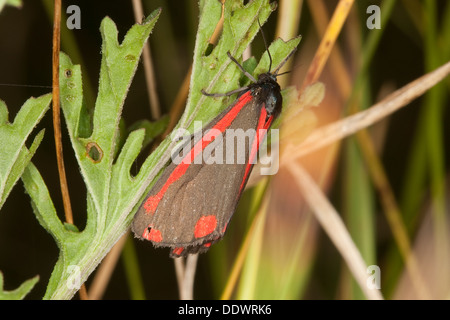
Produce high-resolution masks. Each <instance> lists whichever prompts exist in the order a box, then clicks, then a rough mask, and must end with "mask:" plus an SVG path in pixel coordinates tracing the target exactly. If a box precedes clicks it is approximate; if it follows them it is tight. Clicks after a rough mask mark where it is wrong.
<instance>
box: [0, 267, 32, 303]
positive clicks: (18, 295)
mask: <svg viewBox="0 0 450 320" xmlns="http://www.w3.org/2000/svg"><path fill="white" fill-rule="evenodd" d="M38 281H39V276H35V277H34V278H31V279H28V280H27V281H25V282H24V283H22V284H21V285H20V286H19V287H18V288H17V289H15V290H11V291H5V290H4V289H3V273H2V272H0V300H22V299H23V298H25V296H26V295H27V294H28V293H29V292H30V291H31V290H32V289H33V287H34V285H35V284H36V283H37V282H38Z"/></svg>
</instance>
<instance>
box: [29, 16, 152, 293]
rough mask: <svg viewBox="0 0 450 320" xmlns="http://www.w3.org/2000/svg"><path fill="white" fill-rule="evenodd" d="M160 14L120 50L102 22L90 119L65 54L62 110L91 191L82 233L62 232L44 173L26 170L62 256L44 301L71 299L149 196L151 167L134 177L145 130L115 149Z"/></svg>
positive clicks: (77, 75) (110, 27)
mask: <svg viewBox="0 0 450 320" xmlns="http://www.w3.org/2000/svg"><path fill="white" fill-rule="evenodd" d="M159 14H160V10H156V11H154V12H153V13H152V14H150V16H149V17H148V18H147V19H146V20H145V21H144V22H143V23H142V24H136V25H134V26H133V27H132V28H131V29H130V30H129V31H128V33H127V34H126V35H125V38H124V40H123V41H122V43H119V41H118V40H117V37H118V32H117V28H116V26H115V24H114V23H113V22H112V20H111V19H109V18H105V19H103V21H102V24H101V28H100V31H101V34H102V38H103V44H102V62H101V70H100V81H99V89H98V97H97V101H96V104H95V111H94V115H93V118H92V119H89V118H88V117H89V113H88V112H86V106H85V105H84V104H83V88H82V78H81V71H80V66H78V65H74V64H73V63H72V62H71V60H70V58H69V57H68V56H67V55H66V54H64V53H61V55H60V90H61V108H62V110H63V114H64V117H65V120H66V124H67V129H68V132H69V136H70V140H71V143H72V146H73V149H74V151H75V156H76V158H77V161H78V164H79V166H80V171H81V174H82V177H83V180H84V182H85V184H86V189H87V222H86V227H85V229H84V230H82V231H78V229H77V227H76V226H74V225H67V224H65V225H64V224H63V223H62V222H61V221H60V220H59V218H58V216H57V213H56V210H55V208H54V205H53V202H52V200H51V197H50V195H49V192H48V189H47V187H46V185H45V182H44V181H43V179H42V177H41V175H40V173H39V171H38V170H37V169H36V168H35V166H34V165H32V164H30V165H29V166H28V167H27V170H26V171H25V173H24V175H23V181H24V185H25V188H26V190H27V192H28V193H29V195H30V197H31V199H32V205H33V209H34V211H35V214H36V217H37V219H38V221H39V222H40V223H41V225H42V226H43V227H44V228H45V229H46V230H47V231H48V232H49V233H50V234H51V235H52V236H53V237H54V239H55V241H56V243H57V245H58V247H59V249H60V253H59V258H58V261H57V263H56V265H55V268H54V270H53V272H52V276H51V278H50V281H49V284H48V286H47V292H46V294H45V296H44V298H45V299H68V298H70V297H72V296H73V294H74V293H75V292H76V291H77V290H78V288H79V286H80V285H81V284H82V283H83V282H84V281H85V280H86V279H87V277H88V276H89V274H90V273H91V272H92V271H93V270H94V269H95V267H96V266H97V265H98V263H99V262H100V261H101V260H102V259H103V257H104V256H105V255H106V254H107V252H108V251H109V250H110V249H111V247H112V246H113V245H114V243H115V242H116V241H117V240H118V239H119V238H120V236H121V235H122V234H123V233H124V232H125V231H126V230H127V228H128V227H129V223H130V222H131V218H132V216H133V208H134V206H135V204H136V203H137V202H138V201H139V199H140V194H142V193H143V190H142V191H141V193H139V192H137V190H138V189H140V188H143V187H142V185H143V182H142V180H144V179H146V177H147V176H148V170H149V165H148V164H147V165H145V164H144V166H143V169H144V170H143V171H142V170H141V171H142V172H143V173H145V174H140V179H137V178H136V177H131V176H130V168H131V166H132V164H133V162H134V160H135V159H136V157H137V155H138V154H139V152H140V150H141V148H142V142H143V139H144V136H145V133H144V130H142V129H141V130H136V131H133V132H131V133H130V135H129V136H128V138H127V139H126V141H125V143H124V146H123V147H122V148H121V149H120V150H119V149H117V145H116V144H117V143H118V141H119V122H120V119H121V111H122V107H123V104H124V101H125V98H126V95H127V92H128V89H129V87H130V84H131V80H132V78H133V76H134V74H135V71H136V68H137V66H138V63H139V57H140V54H141V52H142V48H143V46H144V44H145V42H146V41H147V38H148V36H149V34H150V32H151V31H152V29H153V27H154V25H155V23H156V21H157V18H158V16H159ZM117 150H119V153H118V156H117V159H116V158H115V154H116V153H117V152H118V151H117ZM94 154H95V158H94V156H93V155H94ZM144 171H145V172H144Z"/></svg>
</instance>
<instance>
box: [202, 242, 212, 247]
mask: <svg viewBox="0 0 450 320" xmlns="http://www.w3.org/2000/svg"><path fill="white" fill-rule="evenodd" d="M203 246H204V247H205V248H209V247H211V242H207V243H205V244H204V245H203Z"/></svg>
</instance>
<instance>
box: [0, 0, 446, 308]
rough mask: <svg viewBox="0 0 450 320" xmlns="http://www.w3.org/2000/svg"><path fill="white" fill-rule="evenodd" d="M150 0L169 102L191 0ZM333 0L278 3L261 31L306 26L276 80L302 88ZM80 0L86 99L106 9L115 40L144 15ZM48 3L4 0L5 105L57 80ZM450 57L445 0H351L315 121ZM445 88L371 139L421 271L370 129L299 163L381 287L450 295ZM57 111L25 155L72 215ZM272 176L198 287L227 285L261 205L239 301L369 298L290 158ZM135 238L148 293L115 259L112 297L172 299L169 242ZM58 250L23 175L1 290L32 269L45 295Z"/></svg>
mask: <svg viewBox="0 0 450 320" xmlns="http://www.w3.org/2000/svg"><path fill="white" fill-rule="evenodd" d="M244 2H245V3H247V2H248V1H244ZM142 3H143V6H144V11H145V14H146V15H148V14H149V13H151V12H152V11H153V10H155V9H156V8H158V7H161V8H162V14H161V16H160V18H159V20H158V22H157V24H156V26H155V28H154V30H153V32H152V34H151V36H150V47H151V53H152V58H153V65H154V69H155V78H156V89H157V93H158V98H159V100H160V104H161V109H162V113H163V114H167V113H169V112H170V110H171V106H172V105H173V103H174V99H175V96H176V95H177V93H178V92H179V90H180V87H181V85H182V83H183V80H184V78H185V77H186V74H187V73H188V71H189V68H190V65H191V63H192V54H193V49H194V44H195V34H196V29H197V23H198V16H199V11H198V3H197V1H195V0H185V1H175V0H172V1H158V0H152V1H150V0H143V1H142ZM337 3H338V1H335V0H323V1H317V0H315V1H302V0H293V1H288V0H286V1H283V0H280V1H279V6H278V7H279V8H278V10H276V11H275V12H273V13H272V15H271V17H270V18H269V20H268V22H267V23H266V24H265V25H264V27H263V29H264V32H265V35H266V37H267V39H270V41H272V40H273V39H274V38H275V37H278V36H280V35H282V36H283V37H286V35H287V38H284V40H289V39H290V38H292V37H294V36H296V35H302V41H301V43H300V45H299V48H298V50H297V53H296V55H295V57H294V59H293V62H292V64H291V65H290V68H291V70H292V72H291V73H290V74H289V75H286V76H284V77H285V78H283V79H282V84H283V86H284V87H285V86H288V85H294V86H297V88H300V87H301V85H302V82H303V79H304V77H305V73H306V71H307V70H308V68H309V65H310V63H311V60H312V58H313V55H314V53H315V52H316V50H317V47H318V45H319V42H320V40H321V39H322V36H323V33H324V30H325V28H326V26H327V24H328V22H329V20H330V17H331V16H332V14H333V11H334V9H335V8H336V5H337ZM71 4H76V5H78V6H79V7H80V9H81V29H79V30H68V29H67V27H66V26H65V20H63V21H62V36H61V50H62V51H64V52H66V53H68V54H69V56H70V57H71V58H72V60H73V61H74V63H77V64H81V65H82V70H83V82H84V90H85V93H86V95H87V96H86V99H87V101H88V103H89V102H90V103H93V101H95V98H94V97H95V96H96V91H97V84H98V74H99V69H100V59H101V55H100V54H101V36H100V32H99V27H100V23H101V20H102V19H103V18H104V17H105V16H109V17H110V18H111V19H112V20H113V21H114V22H115V23H116V25H117V27H118V30H119V41H121V39H122V38H123V36H124V34H125V33H126V31H127V30H128V29H129V28H130V27H131V26H132V25H133V24H134V23H135V20H134V15H133V8H132V5H131V1H124V0H109V1H88V0H79V1H75V0H73V1H68V0H64V1H63V12H65V9H66V8H67V6H69V5H71ZM369 5H377V6H379V7H380V9H381V11H380V12H381V29H373V30H371V29H368V28H367V25H366V21H367V19H368V18H369V16H370V14H368V13H367V12H366V9H367V7H368V6H369ZM52 6H53V4H52V1H49V0H42V1H41V0H39V1H38V0H24V1H23V5H22V7H20V8H15V7H11V6H6V7H5V8H4V9H3V11H1V13H0V99H2V100H3V101H5V103H6V105H7V107H8V110H9V118H10V121H12V120H13V119H14V116H15V114H16V113H17V111H18V110H19V108H20V107H21V106H22V104H23V103H24V102H25V101H26V100H27V99H28V98H29V97H31V96H35V97H36V96H40V95H43V94H46V93H48V92H51V75H52V66H51V57H52V56H51V51H52V14H53V13H52V10H53V9H52ZM283 9H284V10H283ZM264 50H265V49H264V44H263V41H262V38H261V37H260V36H257V37H256V38H255V41H254V42H253V44H252V54H253V55H254V56H255V57H256V58H257V59H259V57H260V56H261V54H262V52H263V51H264ZM449 60H450V2H449V1H446V0H423V1H420V0H403V1H401V0H397V1H394V0H384V1H366V0H359V1H356V2H355V3H354V4H353V7H352V10H351V12H350V14H349V16H348V17H347V19H346V22H345V25H344V27H343V29H342V32H341V34H340V36H339V38H338V41H337V43H336V45H335V47H334V49H333V52H332V55H331V57H330V60H329V62H328V64H327V65H326V67H325V70H324V72H323V73H322V75H321V77H320V79H319V80H320V81H321V82H323V83H324V84H325V87H326V92H325V98H324V100H323V101H322V103H321V104H320V106H319V107H317V108H313V109H312V111H313V113H314V115H315V118H316V120H315V121H316V123H315V125H316V126H317V127H320V126H322V125H325V124H328V123H332V122H334V121H336V120H338V119H341V118H343V117H345V116H347V115H349V114H350V113H353V112H355V111H358V110H360V109H365V108H368V107H370V106H371V105H373V104H375V103H376V102H377V101H379V100H381V99H382V98H384V97H385V96H386V95H388V94H389V93H392V92H393V91H395V90H396V89H398V88H400V87H402V86H404V85H406V84H408V83H409V82H411V81H413V80H415V79H416V78H418V77H420V76H421V75H424V74H425V73H427V72H429V71H431V70H433V69H435V68H437V67H438V66H440V65H442V64H444V63H445V62H448V61H449ZM449 88H450V81H449V79H448V78H447V79H446V80H445V81H444V82H442V83H440V84H439V85H437V86H435V87H434V88H433V89H432V90H431V91H429V92H428V93H427V94H426V95H424V96H422V97H420V98H419V99H417V100H415V101H413V102H412V103H411V104H409V105H408V106H406V107H404V108H402V109H400V110H399V111H398V112H396V113H394V114H392V115H391V116H389V117H388V118H385V119H384V120H382V121H380V122H378V123H377V124H375V125H374V126H372V127H370V128H368V137H370V144H371V145H373V147H374V149H375V150H376V156H377V159H378V160H379V161H380V163H381V165H382V169H383V170H382V172H383V174H384V175H385V176H386V177H387V181H388V183H389V186H390V188H389V190H388V191H392V193H390V195H392V196H393V198H394V200H395V205H394V208H395V209H397V211H398V212H399V213H400V216H401V222H402V224H403V228H404V230H405V231H406V234H407V236H408V240H409V244H410V246H411V249H412V252H413V253H414V255H415V258H416V261H417V264H418V267H419V273H418V274H411V273H408V272H407V269H406V268H405V254H404V253H403V254H402V252H401V251H399V247H398V242H397V241H396V239H397V238H398V237H399V234H398V232H399V231H396V230H395V229H392V227H391V224H390V223H389V220H388V218H387V216H388V213H389V211H390V210H395V209H393V207H392V206H389V205H388V206H386V190H385V189H382V190H381V192H380V191H379V188H378V185H377V184H376V183H374V179H373V175H372V172H374V170H373V167H371V166H372V165H373V162H371V161H370V158H368V157H367V155H366V154H365V151H364V148H361V143H364V142H362V141H364V140H363V139H359V138H357V137H351V138H347V139H345V140H343V141H340V142H339V143H337V144H335V145H333V146H329V147H327V148H323V149H321V150H319V151H317V152H314V153H313V154H310V155H307V156H305V157H302V158H300V159H297V160H295V161H299V163H301V164H302V165H303V166H304V167H305V168H307V169H308V171H309V172H310V174H311V175H312V176H313V177H314V178H315V179H316V181H318V183H319V184H320V185H321V186H322V188H323V190H324V192H326V194H327V195H328V197H329V199H330V201H331V203H332V204H333V206H334V207H335V208H336V210H337V211H338V212H339V213H340V215H341V217H342V219H343V220H344V222H345V225H346V226H347V228H348V229H349V231H350V233H351V235H352V238H353V239H354V241H355V243H356V245H357V246H358V248H359V250H360V251H361V253H362V255H363V257H364V259H365V261H366V263H367V265H377V266H379V267H380V270H381V292H382V293H383V295H384V297H385V298H386V299H409V298H418V299H422V298H434V299H446V298H447V299H448V298H450V278H449V274H450V272H449V266H450V259H449V257H450V251H449V250H448V249H449V247H450V241H449V232H450V228H449V222H448V221H449V218H450V217H449V209H448V208H449V205H450V204H449V203H448V199H449V191H448V179H449V174H448V173H449V164H450V162H449V158H450V155H449V148H448V147H447V146H448V145H449V141H450V126H448V125H446V123H449V121H450V114H449V112H448V106H449V92H450V91H449ZM123 116H124V119H125V123H126V124H127V125H131V124H132V123H134V122H135V121H137V120H139V119H144V118H146V119H150V118H151V116H150V107H149V102H148V95H147V91H146V83H145V77H144V71H143V67H142V65H141V66H140V67H139V68H138V70H137V73H136V75H135V78H134V80H133V83H132V86H131V88H130V91H129V94H128V97H127V99H126V101H125V106H124V111H123ZM51 120H52V119H51V112H50V111H49V112H47V114H46V115H45V117H44V118H43V120H42V121H41V122H40V123H39V125H38V128H36V129H35V131H33V133H32V137H34V135H35V134H36V133H37V132H38V130H40V129H42V128H46V133H45V137H44V140H43V141H42V143H41V145H40V147H39V148H38V151H37V153H36V155H35V156H34V157H33V160H32V161H33V163H34V164H35V165H36V166H37V167H38V169H39V170H40V172H41V175H42V176H43V178H44V180H45V182H46V184H47V186H48V188H49V190H50V193H51V195H52V198H53V201H54V204H55V207H56V209H57V211H58V213H60V215H61V218H62V219H63V205H62V200H61V194H60V188H59V180H58V172H57V165H56V157H55V152H54V150H55V147H54V140H53V137H52V132H53V128H52V122H51ZM307 127H308V126H307ZM305 130H306V131H308V132H309V131H310V130H311V129H310V128H309V127H308V129H306V128H305ZM300 131H301V130H300ZM65 133H66V131H65V124H64V121H63V135H64V134H65ZM301 134H302V135H305V132H302V133H301ZM29 140H30V141H31V137H30V139H29ZM2 143H5V142H4V141H0V152H1V144H2ZM63 143H64V158H65V165H66V171H67V174H68V181H69V190H70V194H71V200H72V207H73V212H74V220H75V224H76V225H77V226H78V228H79V229H83V228H84V226H85V218H86V214H85V212H86V188H85V186H84V184H83V181H82V179H81V176H80V174H79V169H78V166H77V163H76V160H75V158H74V157H73V154H72V147H71V145H70V142H69V140H68V137H67V135H66V136H63ZM378 174H379V173H378ZM375 175H376V174H375ZM267 186H268V187H267V189H266V192H265V194H264V196H261V188H260V187H248V188H247V191H246V192H245V194H244V196H243V198H242V201H241V202H240V204H239V208H238V211H237V212H236V214H235V215H234V217H233V220H232V223H231V225H230V226H229V228H228V232H227V234H226V236H225V237H224V239H223V240H222V241H221V242H219V243H218V244H216V245H214V246H213V247H212V248H211V250H210V251H209V252H208V253H206V254H202V255H201V256H200V257H199V261H198V268H197V272H196V277H195V288H194V297H195V298H197V299H218V298H220V297H221V296H222V294H223V292H224V288H225V286H226V284H227V283H228V281H229V277H230V273H231V271H232V270H233V267H235V266H236V258H237V255H238V252H239V250H240V249H241V247H242V244H243V243H244V241H245V236H246V234H247V233H248V231H249V229H250V227H251V226H252V225H255V224H254V223H255V222H254V221H255V220H254V218H255V216H258V217H263V223H259V224H256V227H255V228H256V229H257V231H256V232H259V233H256V235H257V236H255V237H254V238H252V240H251V241H250V245H249V249H248V252H247V254H246V255H245V258H244V262H243V268H242V270H241V272H240V273H239V277H238V280H237V282H236V284H235V285H234V286H233V290H232V293H231V297H232V298H248V299H364V295H363V294H362V292H361V290H360V289H359V288H358V286H357V285H356V283H355V281H354V280H353V278H352V276H351V274H350V272H349V270H348V268H347V266H346V264H345V263H344V261H343V259H342V257H341V255H340V254H339V252H338V251H337V250H336V248H335V246H334V245H333V243H332V242H331V241H330V240H329V237H328V236H327V235H326V234H325V233H324V232H323V229H322V228H321V227H320V225H319V224H318V222H317V221H316V219H315V217H314V215H313V214H312V212H311V210H310V209H309V208H308V206H307V205H306V204H305V202H304V200H303V197H302V195H301V193H300V192H299V189H298V187H297V184H296V181H295V179H294V178H293V177H292V175H291V174H290V173H289V171H288V170H286V169H284V168H281V169H280V171H279V173H278V174H277V175H276V176H274V177H273V178H272V179H270V183H268V184H267ZM263 199H268V200H269V201H268V205H267V210H266V211H265V212H264V214H261V211H260V210H258V208H259V207H260V206H259V205H260V203H261V202H262V201H263ZM130 238H131V237H130ZM130 246H131V249H130V248H129V247H130ZM126 247H127V250H136V253H137V259H138V265H139V269H140V273H141V274H140V277H141V281H140V285H141V286H142V290H143V292H144V294H142V292H141V291H139V290H140V289H136V288H134V287H133V285H131V284H130V281H129V278H128V277H127V267H126V265H127V264H126V263H124V262H125V260H124V258H123V257H122V258H120V259H119V260H118V263H117V265H116V267H115V269H114V272H113V274H112V277H111V279H110V281H109V282H108V285H107V288H106V290H105V292H104V295H103V298H104V299H131V298H144V297H145V298H147V299H177V298H178V288H177V283H176V276H175V270H174V266H173V261H172V259H170V258H168V250H166V249H155V248H153V247H152V246H151V245H150V244H149V243H144V242H142V241H137V240H133V241H129V242H127V246H126ZM57 257H58V249H57V247H56V244H55V242H54V241H53V239H52V238H51V236H50V235H49V234H47V233H46V231H45V230H44V229H43V228H42V227H41V226H40V225H39V223H38V222H37V220H36V218H35V216H34V214H33V211H32V208H31V205H30V202H29V197H28V195H26V194H25V192H24V188H23V184H22V182H21V181H19V182H18V183H17V184H16V186H15V187H14V188H13V191H12V192H11V194H10V195H9V198H8V199H7V201H6V203H5V204H4V206H3V207H2V209H1V211H0V270H1V271H2V272H3V275H4V278H5V290H12V289H15V288H17V287H18V286H19V285H20V284H21V283H22V282H23V281H25V280H26V279H29V278H31V277H34V276H35V275H39V276H40V280H39V282H38V283H37V284H36V286H35V287H34V289H33V290H32V291H31V292H30V294H29V295H28V296H27V297H26V298H27V299H41V298H42V296H43V295H44V292H45V289H46V285H47V282H48V279H49V277H50V274H51V272H52V269H53V266H54V264H55V263H56V260H57ZM94 276H95V272H94V273H93V274H92V275H91V277H90V279H89V280H88V281H87V283H86V285H87V288H88V290H89V286H90V284H91V282H92V279H93V277H94ZM416 277H417V278H419V279H420V280H423V281H417V278H416ZM417 283H419V284H417ZM421 285H422V287H421ZM136 291H138V292H141V293H136ZM74 299H78V296H75V297H74Z"/></svg>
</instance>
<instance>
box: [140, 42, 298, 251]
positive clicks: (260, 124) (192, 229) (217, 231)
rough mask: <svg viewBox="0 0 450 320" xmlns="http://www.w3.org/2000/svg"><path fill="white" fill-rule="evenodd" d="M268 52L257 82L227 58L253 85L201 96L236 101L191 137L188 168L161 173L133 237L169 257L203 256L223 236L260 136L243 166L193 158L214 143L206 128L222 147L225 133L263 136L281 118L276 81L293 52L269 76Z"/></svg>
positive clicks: (253, 141)
mask: <svg viewBox="0 0 450 320" xmlns="http://www.w3.org/2000/svg"><path fill="white" fill-rule="evenodd" d="M267 52H268V55H269V59H270V67H269V71H268V72H267V73H263V74H260V75H259V76H258V80H255V79H254V78H253V77H252V76H251V75H250V74H248V73H247V72H246V71H245V70H244V69H243V67H242V66H241V65H240V64H239V63H238V62H237V61H236V59H234V58H233V57H232V56H231V54H230V53H228V56H229V57H230V59H231V60H232V61H233V62H234V63H236V64H237V66H238V67H239V69H240V70H241V71H243V72H244V74H245V75H246V76H247V77H249V78H250V79H251V80H252V81H253V82H254V83H252V84H250V85H249V86H248V87H245V88H240V89H237V90H234V91H231V92H229V93H226V94H208V93H206V92H204V91H202V93H203V94H205V95H207V96H225V95H226V96H229V95H231V94H234V93H237V92H240V96H239V97H238V98H237V99H236V101H235V102H234V103H232V104H231V105H230V106H229V107H227V108H226V109H225V110H224V111H223V112H222V113H221V114H220V115H218V116H217V117H216V118H214V119H213V120H212V121H211V122H210V123H209V124H208V125H207V126H206V127H205V128H204V129H202V139H201V141H198V142H196V143H197V148H195V143H194V139H193V136H192V138H191V144H190V149H189V152H188V154H187V155H185V157H186V158H184V159H187V160H189V161H186V162H190V163H184V162H181V163H179V164H177V163H174V162H171V163H170V164H169V165H168V166H167V167H166V168H165V169H164V171H163V173H162V174H161V176H160V177H159V179H158V181H157V182H156V183H155V185H154V186H153V187H152V189H151V190H150V192H149V193H148V195H147V197H146V198H145V200H144V201H143V203H142V204H141V206H140V208H139V210H138V211H137V213H136V215H135V217H134V220H133V223H132V230H133V232H134V233H135V235H136V237H138V238H140V239H145V240H149V241H151V242H152V243H153V244H154V245H155V246H156V247H160V246H161V247H170V248H171V253H170V256H171V257H180V256H186V255H187V254H194V253H201V252H205V251H207V250H208V249H209V247H210V246H211V244H213V243H215V242H217V241H219V240H220V239H221V238H222V237H223V235H224V233H225V230H226V228H227V226H228V224H229V221H230V219H231V217H232V215H233V214H234V211H235V210H236V206H237V203H238V201H239V198H240V196H241V194H242V191H243V190H244V188H245V185H246V183H247V180H248V177H249V175H250V172H251V170H252V168H253V164H252V163H251V162H253V161H250V160H251V159H252V158H253V157H255V156H256V152H257V151H258V149H259V146H260V143H261V142H262V140H263V138H264V136H260V135H259V134H255V136H254V137H252V139H251V142H250V143H249V144H248V145H246V146H245V159H247V161H246V163H243V164H239V163H233V164H227V163H222V164H217V163H214V164H207V163H205V162H206V161H195V159H196V157H199V156H202V153H201V152H200V154H198V153H197V151H198V150H201V151H203V150H204V149H205V148H207V146H208V145H209V144H211V143H212V142H213V141H214V140H215V137H214V136H213V135H211V132H212V131H213V130H210V129H216V130H219V131H220V133H221V134H222V135H223V137H222V143H223V141H226V132H227V131H226V130H227V129H243V130H247V129H249V128H253V129H255V133H259V132H260V130H259V129H266V130H265V132H266V131H267V130H268V129H269V128H270V126H271V124H272V122H273V121H274V120H275V118H276V117H277V116H278V115H279V114H280V112H281V106H282V97H281V93H280V86H279V85H278V83H277V80H276V77H277V76H278V75H279V74H278V72H279V70H280V68H281V67H282V66H283V65H284V63H285V62H286V61H287V60H288V59H289V58H290V56H291V55H292V54H293V53H294V52H295V49H294V50H293V51H292V52H291V53H290V54H289V55H288V56H287V57H286V59H284V60H283V61H282V62H281V64H280V65H279V67H278V68H277V69H276V70H274V72H273V73H271V72H270V68H271V64H272V58H271V56H270V52H269V51H268V50H267ZM216 132H217V131H216ZM200 147H201V148H200ZM219 147H220V146H219ZM196 150H197V151H196ZM224 157H225V156H224ZM198 162H200V163H198Z"/></svg>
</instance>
